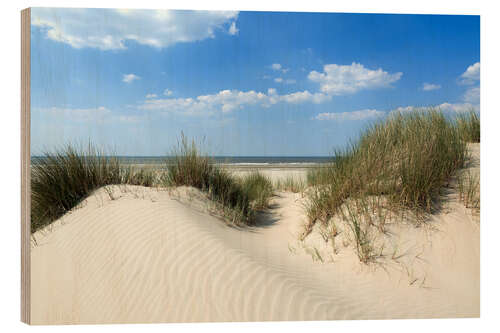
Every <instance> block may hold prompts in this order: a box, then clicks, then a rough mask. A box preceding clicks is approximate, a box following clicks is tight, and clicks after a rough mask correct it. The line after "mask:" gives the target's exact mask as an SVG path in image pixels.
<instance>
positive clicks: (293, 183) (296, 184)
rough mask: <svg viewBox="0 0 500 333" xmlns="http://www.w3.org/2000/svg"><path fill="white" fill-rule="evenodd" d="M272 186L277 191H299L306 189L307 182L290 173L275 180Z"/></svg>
mask: <svg viewBox="0 0 500 333" xmlns="http://www.w3.org/2000/svg"><path fill="white" fill-rule="evenodd" d="M273 187H274V189H276V190H277V191H286V192H293V193H299V192H302V191H304V190H305V189H306V187H307V183H306V182H305V181H304V180H302V179H300V178H298V177H294V176H292V175H290V176H287V177H285V178H279V179H277V180H275V181H274V184H273Z"/></svg>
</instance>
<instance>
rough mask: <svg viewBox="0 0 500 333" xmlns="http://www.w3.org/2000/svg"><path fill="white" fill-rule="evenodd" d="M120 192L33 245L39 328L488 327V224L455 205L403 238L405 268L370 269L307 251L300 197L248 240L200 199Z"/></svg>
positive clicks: (278, 204) (318, 245)
mask: <svg viewBox="0 0 500 333" xmlns="http://www.w3.org/2000/svg"><path fill="white" fill-rule="evenodd" d="M478 153H479V152H478V151H477V152H476V153H475V154H476V155H477V159H478V158H479V156H478ZM111 190H112V191H111V192H112V193H108V192H107V191H105V190H104V189H100V190H98V191H97V192H96V193H95V194H94V195H92V196H91V197H89V198H88V199H87V200H85V202H84V203H82V205H81V206H80V207H77V208H76V209H74V210H73V211H72V212H71V213H70V214H67V215H65V216H64V217H63V218H61V219H60V220H58V221H57V222H55V223H54V224H53V225H52V226H51V227H50V228H49V229H46V230H44V231H39V232H37V233H36V234H34V235H33V246H32V254H31V265H32V282H31V285H32V302H31V306H32V308H31V316H32V322H33V323H34V324H64V323H67V324H69V323H86V324H87V323H132V322H198V321H267V320H324V319H383V318H436V317H477V316H479V222H478V220H477V217H475V216H473V215H472V214H471V213H470V211H469V210H467V209H466V208H464V207H463V205H461V204H460V203H458V202H456V200H451V201H450V203H449V204H448V206H447V207H448V208H447V209H446V210H445V211H443V212H442V213H440V214H439V215H438V216H435V217H434V218H433V219H432V221H430V223H429V224H428V225H429V226H432V227H422V228H415V227H414V226H405V225H401V226H399V227H398V229H397V230H396V229H395V230H394V232H395V234H396V235H398V236H397V237H395V239H397V243H398V246H400V248H401V249H402V250H401V252H405V255H404V259H401V262H400V263H396V262H395V261H393V260H388V261H387V262H386V263H382V264H380V265H364V264H361V263H360V262H359V260H358V259H357V257H356V254H355V252H354V251H353V250H352V249H351V248H345V249H341V250H340V252H339V253H338V254H337V255H335V256H332V255H331V248H330V246H329V245H328V244H326V243H325V242H324V241H322V240H321V239H320V236H319V235H318V234H317V233H314V232H313V233H312V234H311V235H310V237H308V238H306V240H305V241H304V242H299V241H298V234H299V233H300V232H301V225H302V223H303V222H304V221H305V216H304V212H303V206H302V205H303V202H304V198H302V196H301V194H293V193H285V192H282V193H278V195H277V196H276V197H275V198H274V199H273V204H272V208H271V209H270V210H269V212H266V213H262V214H261V216H260V219H259V220H260V221H261V226H259V227H255V228H249V229H243V230H239V229H236V228H233V227H229V226H227V225H226V224H225V223H224V222H223V221H221V220H220V219H219V218H217V217H216V216H213V215H211V214H210V205H209V202H208V201H207V200H205V199H204V196H203V194H201V193H200V192H198V191H197V190H195V189H190V188H179V189H177V190H175V191H170V192H169V191H166V190H159V189H151V188H144V187H137V186H114V187H112V188H111ZM314 249H316V250H314ZM314 251H317V253H319V255H320V256H321V260H323V262H322V261H321V260H319V259H318V257H317V256H316V255H315V252H314ZM332 260H333V262H331V261H332ZM415 279H417V280H415Z"/></svg>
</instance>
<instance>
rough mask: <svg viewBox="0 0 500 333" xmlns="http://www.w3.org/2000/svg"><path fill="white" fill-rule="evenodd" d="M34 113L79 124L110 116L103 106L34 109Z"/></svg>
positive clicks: (109, 112)
mask: <svg viewBox="0 0 500 333" xmlns="http://www.w3.org/2000/svg"><path fill="white" fill-rule="evenodd" d="M35 111H37V112H42V113H46V114H49V115H51V116H57V117H67V118H70V119H72V120H75V121H81V122H86V121H96V120H102V119H103V118H104V117H108V116H109V115H111V111H110V110H109V109H108V108H106V107H104V106H99V107H96V108H70V107H48V108H36V109H35Z"/></svg>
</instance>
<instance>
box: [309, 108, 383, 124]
mask: <svg viewBox="0 0 500 333" xmlns="http://www.w3.org/2000/svg"><path fill="white" fill-rule="evenodd" d="M386 114H387V113H386V112H384V111H379V110H375V109H365V110H358V111H351V112H340V113H329V112H325V113H320V114H318V115H317V116H316V117H314V118H313V119H316V120H339V121H343V120H364V119H372V118H378V117H382V116H385V115H386Z"/></svg>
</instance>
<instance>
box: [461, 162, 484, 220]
mask: <svg viewBox="0 0 500 333" xmlns="http://www.w3.org/2000/svg"><path fill="white" fill-rule="evenodd" d="M457 185H458V194H459V199H460V201H462V202H463V204H464V206H465V207H467V208H471V209H474V210H477V211H479V210H480V182H479V175H477V174H474V173H473V172H471V171H470V170H467V171H466V172H462V173H461V174H460V175H459V176H458V177H457Z"/></svg>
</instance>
